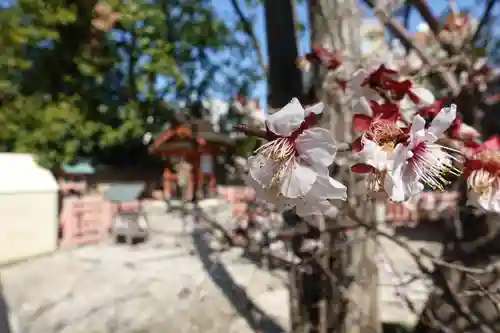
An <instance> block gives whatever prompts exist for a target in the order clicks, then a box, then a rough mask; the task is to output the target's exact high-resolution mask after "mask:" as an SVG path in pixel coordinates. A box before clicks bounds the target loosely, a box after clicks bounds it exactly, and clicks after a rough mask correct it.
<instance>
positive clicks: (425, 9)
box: [410, 0, 460, 55]
mask: <svg viewBox="0 0 500 333" xmlns="http://www.w3.org/2000/svg"><path fill="white" fill-rule="evenodd" d="M410 2H411V3H412V4H413V5H414V6H415V8H417V10H418V11H419V13H420V15H421V16H422V18H423V19H424V21H425V22H426V23H427V25H428V26H429V29H431V31H432V33H433V34H434V35H435V36H436V39H437V41H438V42H439V43H440V44H441V47H442V48H443V49H444V50H446V52H448V54H449V55H457V54H459V53H460V50H459V49H458V48H457V47H456V46H455V45H453V44H452V43H449V42H447V41H445V40H443V39H442V38H441V37H440V34H439V33H440V31H441V24H440V23H439V21H438V19H437V18H436V17H435V16H434V14H433V13H432V10H431V8H430V7H429V4H428V3H427V1H426V0H411V1H410Z"/></svg>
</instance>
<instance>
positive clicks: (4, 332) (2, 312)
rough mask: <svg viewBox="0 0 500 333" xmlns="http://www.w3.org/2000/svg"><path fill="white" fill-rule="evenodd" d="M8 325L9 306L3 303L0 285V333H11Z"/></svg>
mask: <svg viewBox="0 0 500 333" xmlns="http://www.w3.org/2000/svg"><path fill="white" fill-rule="evenodd" d="M11 332H12V330H11V329H10V324H9V306H8V305H7V302H6V301H5V298H4V297H3V293H2V285H1V284H0V333H11Z"/></svg>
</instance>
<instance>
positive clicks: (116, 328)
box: [0, 209, 288, 333]
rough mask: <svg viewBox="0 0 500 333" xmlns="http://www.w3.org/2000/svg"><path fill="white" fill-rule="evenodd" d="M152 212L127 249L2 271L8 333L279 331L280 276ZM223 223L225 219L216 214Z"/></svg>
mask: <svg viewBox="0 0 500 333" xmlns="http://www.w3.org/2000/svg"><path fill="white" fill-rule="evenodd" d="M163 211H164V210H163V209H154V212H152V213H151V214H150V223H151V227H152V229H153V236H152V237H151V238H150V240H149V241H148V242H147V243H145V244H139V245H136V246H134V247H128V246H126V245H119V244H118V245H115V244H111V242H108V243H106V244H98V245H92V246H85V247H81V248H78V249H74V250H71V251H60V252H57V253H55V254H54V255H52V256H45V257H41V258H37V259H32V260H29V261H26V262H23V263H19V264H15V265H11V266H8V267H3V268H1V269H0V278H1V281H2V285H3V290H4V294H5V297H6V299H7V303H8V307H9V309H10V312H11V326H13V327H12V329H13V331H15V332H16V333H55V332H64V333H80V332H81V333H84V332H85V333H112V332H119V333H128V332H131V333H132V332H133V333H157V332H158V333H169V332H175V333H182V332H186V333H197V332H200V333H201V332H203V333H211V332H214V333H218V332H224V333H226V332H229V333H231V332H235V333H236V332H237V333H245V332H254V331H256V330H263V331H264V332H280V331H283V329H282V328H281V327H286V326H285V325H286V323H287V322H288V320H287V318H286V317H287V314H288V305H287V297H288V295H287V290H286V286H285V282H284V281H285V279H284V274H282V273H279V272H278V273H276V274H271V273H268V272H265V271H262V270H259V269H258V268H256V267H255V266H254V265H253V264H251V263H248V262H246V261H245V260H244V259H241V257H240V255H239V253H238V250H237V249H234V250H231V251H229V252H227V253H224V254H223V255H215V254H211V253H210V250H209V249H208V246H207V240H206V239H205V237H204V236H203V234H202V233H201V232H200V231H194V232H193V234H192V235H190V234H188V233H184V232H183V231H182V230H183V227H182V221H181V219H180V217H179V216H177V215H174V214H165V213H164V212H163ZM225 218H229V217H228V216H225Z"/></svg>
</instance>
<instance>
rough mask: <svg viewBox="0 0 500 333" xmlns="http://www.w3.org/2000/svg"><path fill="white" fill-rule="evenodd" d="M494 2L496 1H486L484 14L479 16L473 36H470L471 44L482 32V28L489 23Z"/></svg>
mask: <svg viewBox="0 0 500 333" xmlns="http://www.w3.org/2000/svg"><path fill="white" fill-rule="evenodd" d="M496 2H497V0H488V3H487V4H486V8H485V9H484V13H483V15H482V16H481V19H480V20H479V23H478V25H477V28H476V31H475V32H474V36H472V39H471V41H472V43H474V42H475V41H476V40H477V39H478V38H479V34H480V33H481V30H483V28H484V26H485V25H486V24H487V23H488V22H489V20H490V18H491V12H492V9H493V6H494V5H495V3H496Z"/></svg>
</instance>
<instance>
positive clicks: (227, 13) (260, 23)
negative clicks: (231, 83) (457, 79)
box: [212, 0, 498, 106]
mask: <svg viewBox="0 0 500 333" xmlns="http://www.w3.org/2000/svg"><path fill="white" fill-rule="evenodd" d="M212 1H213V3H214V7H215V8H216V10H217V11H218V12H219V15H221V16H222V17H223V18H224V19H227V20H231V21H234V20H235V19H236V15H235V13H234V11H233V9H232V6H231V4H230V2H229V0H212ZM239 2H240V3H241V4H243V3H244V2H245V1H242V0H239ZM303 2H304V4H299V5H297V7H298V8H297V15H298V18H299V19H300V21H301V22H303V23H306V27H307V9H306V5H305V1H303ZM429 3H430V4H431V7H432V9H433V11H434V12H435V13H441V12H442V11H443V10H444V9H446V7H447V4H448V1H446V0H429ZM456 4H457V6H458V8H460V9H468V10H470V11H471V12H472V14H473V15H474V16H475V17H477V16H479V15H481V13H482V11H483V8H484V5H477V2H476V1H475V0H456ZM497 9H498V8H497ZM247 11H248V8H247ZM250 13H251V14H252V15H255V23H254V31H255V34H256V35H257V38H258V40H259V42H260V44H261V49H262V50H261V52H262V53H263V54H264V57H265V58H267V50H266V33H265V21H264V10H263V8H262V6H260V8H258V9H257V10H253V11H250ZM421 22H422V20H421V18H420V16H419V15H418V13H416V12H413V14H412V15H411V18H410V26H411V30H413V31H415V30H416V28H417V26H418V25H419V24H420V23H421ZM308 35H309V34H308V32H307V31H306V32H305V33H304V34H303V35H302V36H301V38H300V41H299V53H300V54H303V53H305V52H307V51H308V50H309V49H310V45H309V37H308ZM254 95H255V97H259V98H260V100H261V103H262V105H264V106H265V105H266V100H265V97H266V85H265V82H262V83H260V84H258V86H257V89H256V90H255V91H254Z"/></svg>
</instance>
